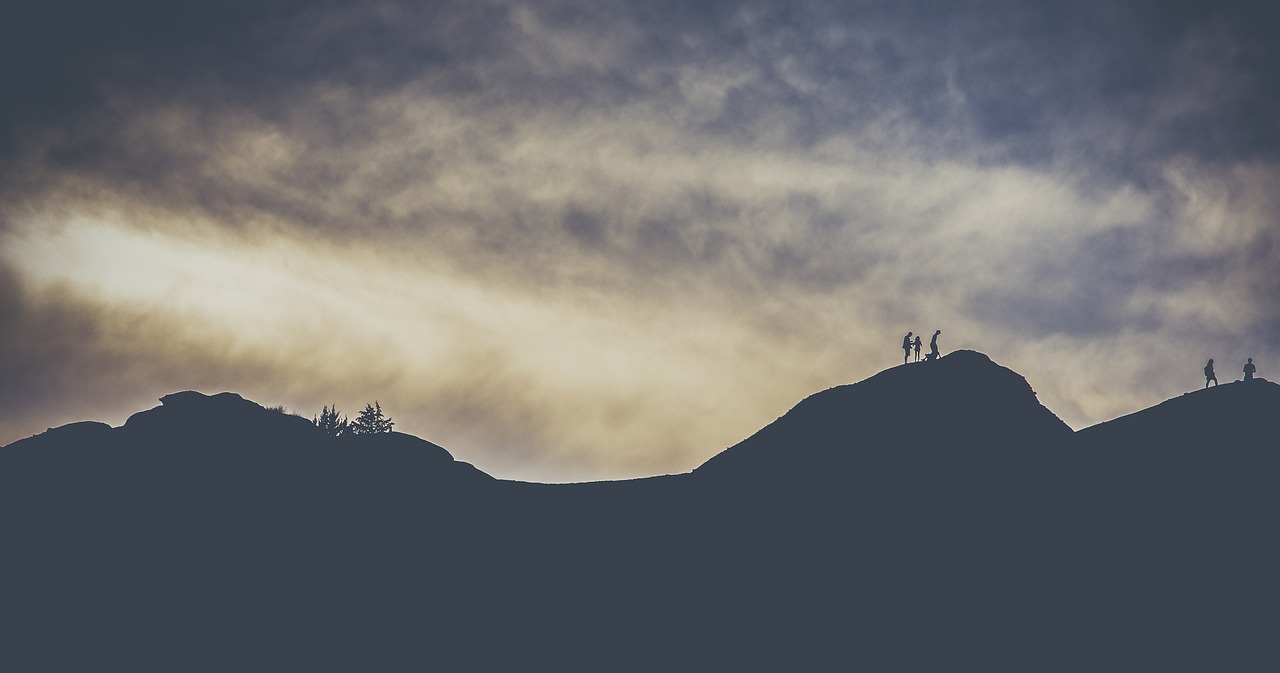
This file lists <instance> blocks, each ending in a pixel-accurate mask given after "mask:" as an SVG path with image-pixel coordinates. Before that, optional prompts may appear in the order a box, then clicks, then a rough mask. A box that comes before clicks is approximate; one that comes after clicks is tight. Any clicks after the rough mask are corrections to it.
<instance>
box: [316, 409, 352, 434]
mask: <svg viewBox="0 0 1280 673" xmlns="http://www.w3.org/2000/svg"><path fill="white" fill-rule="evenodd" d="M312 422H313V423H315V424H316V427H318V428H320V431H321V432H323V433H324V434H326V435H329V436H330V437H342V436H343V435H346V434H349V433H350V432H351V424H350V423H348V422H347V417H346V416H339V415H338V407H337V405H334V407H333V408H329V407H328V406H326V407H325V408H324V409H323V410H321V412H320V417H319V418H316V419H313V420H312Z"/></svg>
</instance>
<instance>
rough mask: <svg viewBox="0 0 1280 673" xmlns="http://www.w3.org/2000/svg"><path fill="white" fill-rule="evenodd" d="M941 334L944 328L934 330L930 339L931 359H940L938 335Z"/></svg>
mask: <svg viewBox="0 0 1280 673" xmlns="http://www.w3.org/2000/svg"><path fill="white" fill-rule="evenodd" d="M939 334H942V330H938V331H936V332H934V333H933V338H932V339H929V359H930V360H935V361H936V360H937V359H938V335H939Z"/></svg>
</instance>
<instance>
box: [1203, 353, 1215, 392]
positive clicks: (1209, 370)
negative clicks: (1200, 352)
mask: <svg viewBox="0 0 1280 673" xmlns="http://www.w3.org/2000/svg"><path fill="white" fill-rule="evenodd" d="M1210 381H1213V385H1215V386H1216V385H1218V375H1217V374H1214V373H1213V358H1209V364H1207V365H1205V366H1204V387H1205V388H1208V387H1209V382H1210Z"/></svg>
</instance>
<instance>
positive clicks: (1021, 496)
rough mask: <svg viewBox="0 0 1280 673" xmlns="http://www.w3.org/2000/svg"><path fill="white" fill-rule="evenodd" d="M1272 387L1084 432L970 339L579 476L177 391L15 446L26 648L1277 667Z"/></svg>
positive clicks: (205, 661)
mask: <svg viewBox="0 0 1280 673" xmlns="http://www.w3.org/2000/svg"><path fill="white" fill-rule="evenodd" d="M1278 390H1280V386H1276V385H1274V384H1271V383H1266V382H1257V383H1253V384H1249V385H1247V386H1246V385H1243V384H1228V385H1224V386H1222V387H1221V388H1219V389H1212V390H1209V391H1207V392H1197V393H1192V394H1188V395H1185V396H1183V397H1180V398H1178V399H1175V400H1170V401H1169V402H1166V403H1165V404H1162V405H1159V406H1157V407H1154V408H1152V409H1148V410H1146V411H1142V412H1139V413H1136V414H1132V415H1130V416H1127V417H1124V418H1121V419H1117V420H1116V421H1112V422H1110V423H1105V424H1101V425H1099V426H1095V427H1094V428H1090V429H1088V430H1085V431H1082V432H1080V433H1076V434H1074V435H1073V434H1072V433H1071V432H1070V431H1069V429H1068V428H1067V427H1066V426H1065V425H1063V424H1062V423H1061V421H1059V420H1058V419H1057V418H1056V417H1054V415H1053V414H1052V413H1051V412H1049V411H1048V410H1047V409H1045V408H1044V407H1043V406H1041V405H1040V404H1039V402H1038V401H1037V400H1036V398H1035V394H1034V392H1032V390H1031V388H1030V386H1029V385H1027V382H1026V381H1025V380H1024V379H1023V378H1022V377H1021V376H1019V375H1017V374H1016V373H1014V372H1012V371H1010V370H1008V369H1005V368H1004V367H1001V366H999V365H997V364H995V363H993V362H991V361H990V360H989V359H988V358H987V357H986V356H984V355H982V354H980V353H973V352H967V351H961V352H957V353H953V354H951V355H949V356H947V357H944V358H942V360H940V361H939V362H937V363H929V364H912V365H908V366H903V367H895V368H893V369H890V370H887V371H885V372H882V373H880V374H878V375H876V376H873V377H871V378H869V379H867V380H866V381H863V382H860V383H857V384H853V385H849V386H841V387H838V388H834V389H831V390H828V391H825V392H822V393H818V394H816V395H814V396H812V397H810V398H808V399H806V400H804V401H803V402H801V403H800V404H799V405H797V406H796V408H794V409H793V410H791V411H790V412H788V413H787V414H786V415H784V416H783V417H782V418H780V419H778V420H777V421H775V422H774V423H772V424H770V425H769V426H767V427H766V428H764V429H763V430H761V431H760V432H758V433H756V434H755V435H753V436H752V437H750V438H748V439H747V440H745V441H743V442H741V443H739V444H738V445H736V446H734V447H732V448H730V449H728V450H726V451H724V452H722V453H721V454H719V455H718V456H716V457H714V458H712V459H711V460H709V461H708V462H707V463H706V464H705V465H703V466H702V467H700V468H698V469H697V470H695V471H694V472H693V473H691V474H686V475H674V476H667V477H654V478H650V479H638V480H632V481H624V482H603V483H590V484H574V485H545V484H525V483H519V482H509V481H502V480H495V479H492V478H490V477H489V476H488V475H485V474H483V473H482V472H480V471H478V470H476V469H475V468H473V467H471V466H470V465H467V464H466V463H461V462H458V461H455V460H454V459H453V458H452V456H451V455H450V454H449V452H448V451H446V450H445V449H443V448H441V447H439V446H436V445H434V444H431V443H430V442H426V441H424V440H421V439H418V438H415V437H411V436H408V435H401V434H397V433H391V434H386V435H376V436H368V437H356V438H344V439H334V438H330V437H327V436H325V435H323V434H322V433H320V432H319V431H318V430H317V429H316V428H315V427H314V426H313V425H312V424H311V423H309V422H307V421H306V420H304V419H300V418H296V417H292V416H288V415H285V414H280V413H277V412H274V411H270V410H267V409H264V408H262V407H261V406H259V405H257V404H254V403H252V402H249V401H247V400H244V399H242V398H240V397H239V396H237V395H233V394H227V393H224V394H220V395H213V396H206V395H202V394H199V393H191V392H187V393H178V394H175V395H169V396H166V397H165V398H164V399H163V400H162V405H161V406H160V407H157V408H155V409H152V410H149V411H145V412H141V413H139V414H135V415H134V416H133V417H131V418H130V419H129V420H128V422H126V423H125V425H124V426H122V427H120V428H110V427H108V426H106V425H103V424H98V423H77V424H73V425H69V426H65V427H62V428H58V429H54V430H50V431H49V432H46V433H44V434H42V435H39V436H37V437H33V438H30V439H27V440H23V441H20V442H16V443H14V444H11V445H9V446H7V447H4V448H3V449H0V536H2V538H0V539H3V541H4V545H3V557H2V558H0V620H3V624H0V633H4V634H5V640H4V645H5V647H4V648H3V650H0V668H3V669H4V670H23V671H35V670H85V669H99V668H109V669H113V670H115V669H119V670H155V671H171V670H184V671H185V670H229V669H235V670H282V669H286V670H295V669H298V670H408V669H412V670H422V669H428V670H525V669H539V670H541V669H548V668H550V669H556V670H619V669H621V670H632V669H646V670H650V669H657V668H661V669H663V670H669V669H670V670H831V669H835V670H872V671H881V670H919V671H936V670H952V669H962V670H1007V671H1026V670H1035V671H1044V670H1096V669H1101V670H1153V669H1158V670H1170V669H1174V670H1176V669H1192V670H1217V669H1220V668H1226V669H1229V670H1270V669H1272V668H1274V665H1276V664H1280V660H1278V658H1277V657H1276V655H1275V653H1274V651H1273V649H1272V648H1271V641H1272V639H1273V635H1274V631H1275V627H1276V626H1278V625H1280V624H1277V621H1276V619H1275V618H1274V617H1272V616H1271V615H1273V614H1274V612H1275V610H1274V606H1275V605H1276V604H1277V601H1278V600H1280V592H1278V591H1277V582H1276V580H1275V577H1276V575H1277V573H1276V572H1275V568H1276V567H1280V552H1278V547H1277V545H1276V544H1275V543H1274V542H1273V539H1274V536H1272V535H1270V534H1269V533H1268V532H1267V531H1269V530H1270V528H1271V525H1270V524H1271V519H1272V518H1274V516H1275V514H1276V512H1277V511H1280V497H1278V496H1277V494H1278V493H1280V489H1276V488H1275V487H1274V482H1275V480H1276V478H1277V476H1280V475H1278V473H1280V460H1277V458H1276V455H1277V454H1276V449H1277V448H1278V447H1277V446H1276V434H1275V428H1274V420H1273V419H1275V418H1277V414H1276V412H1277V410H1280V396H1278V394H1277V391H1278Z"/></svg>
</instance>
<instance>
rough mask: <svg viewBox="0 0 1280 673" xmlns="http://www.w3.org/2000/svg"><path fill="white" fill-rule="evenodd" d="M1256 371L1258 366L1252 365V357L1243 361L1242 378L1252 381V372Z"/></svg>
mask: <svg viewBox="0 0 1280 673" xmlns="http://www.w3.org/2000/svg"><path fill="white" fill-rule="evenodd" d="M1256 371H1258V368H1257V367H1254V366H1253V358H1249V361H1248V362H1246V363H1244V380H1246V381H1252V380H1253V373H1254V372H1256Z"/></svg>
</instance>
